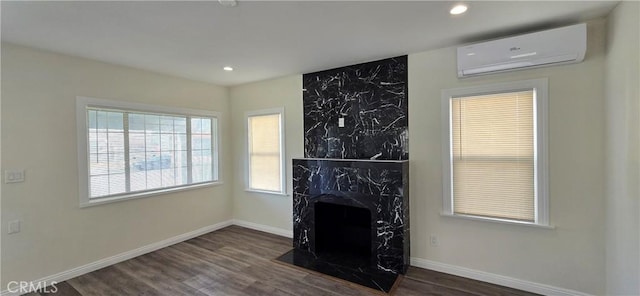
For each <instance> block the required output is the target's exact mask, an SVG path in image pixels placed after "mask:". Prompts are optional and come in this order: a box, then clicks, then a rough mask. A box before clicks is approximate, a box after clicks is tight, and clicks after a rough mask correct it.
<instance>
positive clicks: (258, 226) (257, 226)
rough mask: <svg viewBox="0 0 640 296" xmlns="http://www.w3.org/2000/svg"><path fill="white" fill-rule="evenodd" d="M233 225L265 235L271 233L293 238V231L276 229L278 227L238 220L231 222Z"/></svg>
mask: <svg viewBox="0 0 640 296" xmlns="http://www.w3.org/2000/svg"><path fill="white" fill-rule="evenodd" d="M233 225H238V226H241V227H245V228H250V229H253V230H258V231H262V232H267V233H271V234H275V235H279V236H284V237H288V238H293V230H287V229H283V228H278V227H273V226H268V225H263V224H258V223H253V222H249V221H244V220H238V219H234V220H233Z"/></svg>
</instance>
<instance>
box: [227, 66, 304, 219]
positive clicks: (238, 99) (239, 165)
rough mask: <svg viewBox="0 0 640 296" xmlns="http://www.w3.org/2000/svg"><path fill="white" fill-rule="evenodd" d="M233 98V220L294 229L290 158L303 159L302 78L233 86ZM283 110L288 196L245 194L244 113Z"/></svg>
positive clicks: (231, 96)
mask: <svg viewBox="0 0 640 296" xmlns="http://www.w3.org/2000/svg"><path fill="white" fill-rule="evenodd" d="M229 96H230V98H231V128H232V131H231V134H232V135H233V156H232V157H233V172H234V178H233V180H234V183H233V197H234V211H233V214H234V218H235V219H238V220H242V221H246V222H251V223H257V224H261V225H266V226H269V227H275V228H279V229H282V230H288V231H291V230H292V222H291V221H292V213H293V210H292V208H293V203H292V199H291V196H292V195H291V191H292V188H291V186H292V184H293V183H292V182H291V180H292V175H291V159H292V158H299V157H303V156H304V151H303V131H302V129H303V122H302V76H300V75H295V76H289V77H284V78H279V79H274V80H267V81H262V82H257V83H251V84H246V85H242V86H237V87H233V88H231V90H230V93H229ZM276 107H284V112H285V115H284V118H285V135H286V136H285V141H286V144H285V159H286V164H285V168H286V173H287V176H286V180H288V181H287V182H286V185H287V186H286V192H287V195H286V196H283V195H274V194H265V193H257V192H249V191H245V180H246V175H245V174H246V151H247V150H246V146H245V145H246V132H245V122H244V121H245V112H247V111H256V110H262V109H269V108H276Z"/></svg>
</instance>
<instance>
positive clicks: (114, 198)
mask: <svg viewBox="0 0 640 296" xmlns="http://www.w3.org/2000/svg"><path fill="white" fill-rule="evenodd" d="M222 184H223V182H222V181H215V182H206V183H199V184H193V185H188V186H181V187H174V188H166V189H159V190H154V191H145V192H135V193H129V194H124V195H118V196H112V197H102V198H96V199H93V200H92V199H89V200H87V199H84V200H81V201H80V208H87V207H93V206H97V205H102V204H108V203H113V202H120V201H125V200H131V199H138V198H144V197H151V196H156V195H164V194H169V193H176V192H181V191H187V190H194V189H200V188H205V187H212V186H218V185H222Z"/></svg>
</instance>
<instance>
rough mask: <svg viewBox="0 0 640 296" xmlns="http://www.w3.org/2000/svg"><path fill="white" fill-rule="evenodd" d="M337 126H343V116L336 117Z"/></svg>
mask: <svg viewBox="0 0 640 296" xmlns="http://www.w3.org/2000/svg"><path fill="white" fill-rule="evenodd" d="M338 127H344V117H340V118H338Z"/></svg>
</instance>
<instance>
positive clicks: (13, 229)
mask: <svg viewBox="0 0 640 296" xmlns="http://www.w3.org/2000/svg"><path fill="white" fill-rule="evenodd" d="M20 224H21V223H20V220H13V221H9V229H8V231H7V232H8V233H9V234H14V233H18V232H20Z"/></svg>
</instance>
